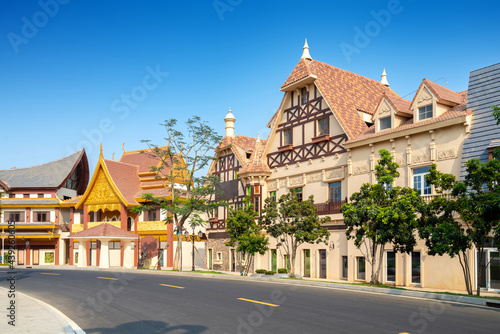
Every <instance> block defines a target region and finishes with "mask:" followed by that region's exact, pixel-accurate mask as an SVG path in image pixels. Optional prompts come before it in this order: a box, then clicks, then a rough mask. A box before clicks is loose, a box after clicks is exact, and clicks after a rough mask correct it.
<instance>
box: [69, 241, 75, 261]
mask: <svg viewBox="0 0 500 334" xmlns="http://www.w3.org/2000/svg"><path fill="white" fill-rule="evenodd" d="M68 242H69V250H68V252H69V263H68V264H69V265H70V266H72V265H73V253H74V251H73V239H69V240H68Z"/></svg>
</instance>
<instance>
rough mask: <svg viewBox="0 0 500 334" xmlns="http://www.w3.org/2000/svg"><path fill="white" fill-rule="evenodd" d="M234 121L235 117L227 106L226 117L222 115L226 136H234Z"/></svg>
mask: <svg viewBox="0 0 500 334" xmlns="http://www.w3.org/2000/svg"><path fill="white" fill-rule="evenodd" d="M235 121H236V118H234V115H233V114H232V113H231V108H229V112H228V113H227V115H226V117H224V122H226V137H233V136H234V122H235Z"/></svg>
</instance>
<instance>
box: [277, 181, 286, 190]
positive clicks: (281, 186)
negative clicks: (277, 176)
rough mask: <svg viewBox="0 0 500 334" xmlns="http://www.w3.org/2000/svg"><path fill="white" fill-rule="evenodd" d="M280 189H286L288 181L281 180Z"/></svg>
mask: <svg viewBox="0 0 500 334" xmlns="http://www.w3.org/2000/svg"><path fill="white" fill-rule="evenodd" d="M279 185H280V188H286V187H287V184H286V180H280V183H279Z"/></svg>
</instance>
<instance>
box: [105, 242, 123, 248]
mask: <svg viewBox="0 0 500 334" xmlns="http://www.w3.org/2000/svg"><path fill="white" fill-rule="evenodd" d="M108 245H109V249H120V248H121V247H122V244H121V243H120V242H119V241H110V242H109V244H108Z"/></svg>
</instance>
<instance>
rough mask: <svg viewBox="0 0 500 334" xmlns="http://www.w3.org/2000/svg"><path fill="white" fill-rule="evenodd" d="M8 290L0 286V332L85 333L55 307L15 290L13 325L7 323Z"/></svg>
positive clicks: (23, 333)
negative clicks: (0, 296)
mask: <svg viewBox="0 0 500 334" xmlns="http://www.w3.org/2000/svg"><path fill="white" fill-rule="evenodd" d="M7 292H8V290H7V289H5V288H1V287H0V294H1V295H2V296H5V298H3V297H2V298H1V302H0V304H1V305H0V306H1V308H0V309H1V310H2V311H1V312H0V317H1V318H0V319H1V321H0V333H19V334H21V333H22V334H25V333H33V334H35V333H36V334H57V333H61V334H75V333H76V334H85V332H84V331H83V330H82V329H81V328H80V327H79V326H78V325H77V324H76V323H74V322H73V321H72V320H71V319H69V318H68V317H67V316H65V315H64V314H63V313H62V312H60V311H59V310H57V309H56V308H54V307H52V306H50V305H49V304H46V303H44V302H42V301H41V300H38V299H35V298H32V297H30V296H28V295H26V294H24V293H20V292H17V291H16V293H15V294H16V296H15V299H14V298H13V299H10V300H15V307H16V314H15V327H14V326H11V325H9V324H8V321H10V319H9V318H8V317H7V316H8V314H7V312H8V311H7V306H8V303H9V302H10V300H9V299H8V298H7Z"/></svg>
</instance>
